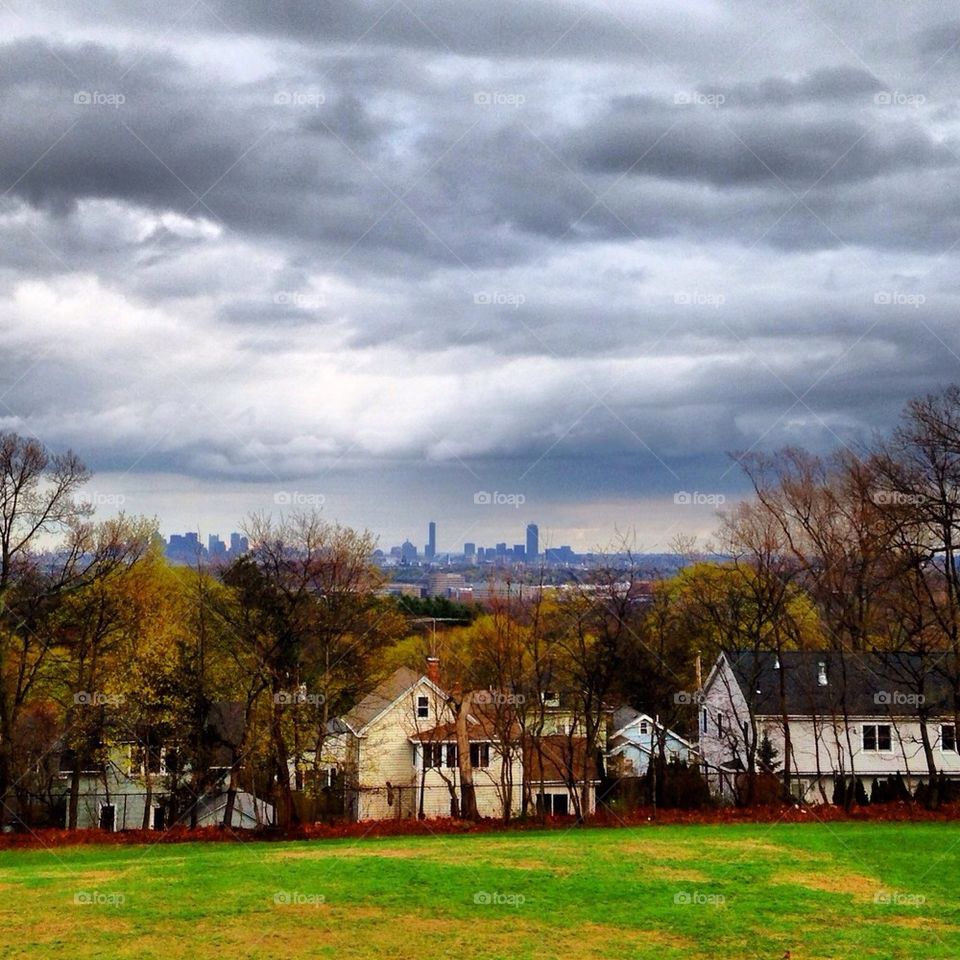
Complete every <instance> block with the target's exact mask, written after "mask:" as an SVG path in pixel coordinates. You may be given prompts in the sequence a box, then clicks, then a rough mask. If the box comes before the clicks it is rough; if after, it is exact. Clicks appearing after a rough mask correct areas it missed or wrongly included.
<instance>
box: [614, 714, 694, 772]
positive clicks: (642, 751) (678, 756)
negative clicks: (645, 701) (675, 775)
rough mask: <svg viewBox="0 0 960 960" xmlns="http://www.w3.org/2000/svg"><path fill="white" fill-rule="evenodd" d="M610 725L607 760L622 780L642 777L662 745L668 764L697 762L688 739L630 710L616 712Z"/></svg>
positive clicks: (648, 716) (654, 720) (651, 718)
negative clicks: (623, 778) (612, 727)
mask: <svg viewBox="0 0 960 960" xmlns="http://www.w3.org/2000/svg"><path fill="white" fill-rule="evenodd" d="M613 726H614V732H613V733H611V734H610V737H609V738H608V740H607V748H608V749H607V757H608V759H609V761H610V766H611V769H612V770H615V771H616V772H617V774H618V775H619V776H621V777H643V776H645V775H646V773H647V769H648V768H649V766H650V758H651V757H652V756H654V755H656V754H657V753H658V752H659V750H660V745H661V743H662V744H663V750H664V755H665V757H666V759H667V762H668V763H670V762H673V761H679V762H680V763H684V764H690V763H696V762H697V761H698V760H699V753H698V751H697V747H696V746H695V745H694V744H692V743H690V741H689V740H686V739H684V738H683V737H681V736H680V734H679V733H676V732H675V731H673V730H670V729H669V728H668V727H665V726H664V725H663V724H662V723H659V722H658V721H657V720H656V719H655V718H654V717H651V716H650V715H649V714H646V713H641V712H640V711H638V710H634V709H633V708H632V707H623V708H621V709H620V710H617V711H616V713H615V714H614V717H613Z"/></svg>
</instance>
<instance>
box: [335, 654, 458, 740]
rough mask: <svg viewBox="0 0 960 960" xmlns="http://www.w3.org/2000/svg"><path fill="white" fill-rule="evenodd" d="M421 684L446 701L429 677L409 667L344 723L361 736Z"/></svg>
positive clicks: (395, 674) (367, 698)
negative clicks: (378, 718) (430, 688)
mask: <svg viewBox="0 0 960 960" xmlns="http://www.w3.org/2000/svg"><path fill="white" fill-rule="evenodd" d="M421 682H422V683H426V684H427V685H428V686H430V687H432V688H433V690H434V691H435V692H436V693H437V694H438V695H439V696H441V697H443V698H444V699H446V696H447V695H446V694H445V693H444V692H443V690H441V689H440V688H439V687H438V686H437V685H436V684H435V683H433V682H432V681H431V680H430V678H429V677H426V676H424V675H423V674H420V673H418V672H417V671H416V670H411V669H410V668H409V667H399V668H398V669H396V670H394V671H393V673H391V674H390V676H389V677H387V679H386V680H384V681H383V682H382V683H380V684H378V685H377V686H376V687H374V689H373V690H371V691H370V693H368V694H367V695H366V696H365V697H364V698H363V699H362V700H361V701H360V702H359V703H358V704H357V705H356V706H355V707H353V709H352V710H350V711H349V712H348V713H346V714H345V715H344V717H343V721H344V723H346V724H347V725H348V726H349V727H350V729H351V730H352V731H353V732H354V733H355V734H357V736H361V735H362V733H363V731H364V730H365V729H366V728H367V727H368V726H370V724H371V723H372V722H373V721H374V720H376V719H377V717H379V716H380V715H381V714H383V713H386V711H387V710H389V709H390V707H392V706H393V705H394V704H395V703H396V702H397V701H398V700H399V699H400V698H401V697H402V696H403V695H404V694H406V693H408V692H409V691H410V690H412V689H413V688H414V687H416V686H417V685H418V684H420V683H421Z"/></svg>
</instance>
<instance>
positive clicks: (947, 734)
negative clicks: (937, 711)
mask: <svg viewBox="0 0 960 960" xmlns="http://www.w3.org/2000/svg"><path fill="white" fill-rule="evenodd" d="M940 749H941V750H950V751H952V752H953V753H956V752H957V728H956V727H955V726H954V725H953V724H952V723H943V724H941V725H940Z"/></svg>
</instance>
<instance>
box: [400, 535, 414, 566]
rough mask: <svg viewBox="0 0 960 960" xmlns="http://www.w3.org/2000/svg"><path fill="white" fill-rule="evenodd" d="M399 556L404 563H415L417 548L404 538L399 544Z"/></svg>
mask: <svg viewBox="0 0 960 960" xmlns="http://www.w3.org/2000/svg"><path fill="white" fill-rule="evenodd" d="M400 556H401V557H402V558H403V560H404V562H406V563H416V562H417V548H416V547H415V546H414V545H413V544H412V543H411V542H410V541H409V540H404V541H403V543H402V544H401V545H400Z"/></svg>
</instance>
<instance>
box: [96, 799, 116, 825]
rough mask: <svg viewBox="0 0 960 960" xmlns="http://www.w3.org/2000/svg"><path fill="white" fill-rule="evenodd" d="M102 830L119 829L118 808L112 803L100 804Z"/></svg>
mask: <svg viewBox="0 0 960 960" xmlns="http://www.w3.org/2000/svg"><path fill="white" fill-rule="evenodd" d="M99 826H100V829H101V830H110V831H113V830H116V829H117V808H116V807H115V806H114V805H113V804H112V803H102V804H100V823H99Z"/></svg>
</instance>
